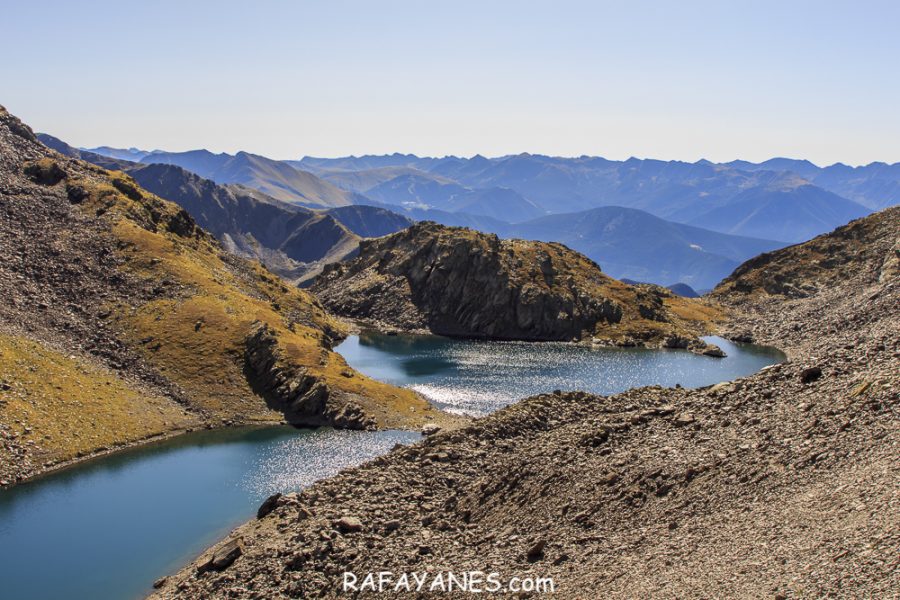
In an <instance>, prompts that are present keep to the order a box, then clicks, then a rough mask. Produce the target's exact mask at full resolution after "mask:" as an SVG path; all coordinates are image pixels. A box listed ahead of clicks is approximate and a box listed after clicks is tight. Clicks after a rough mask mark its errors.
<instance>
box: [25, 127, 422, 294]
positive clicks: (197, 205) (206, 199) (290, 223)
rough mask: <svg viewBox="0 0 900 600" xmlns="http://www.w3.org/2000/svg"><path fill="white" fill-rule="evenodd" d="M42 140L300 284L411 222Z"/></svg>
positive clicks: (42, 137)
mask: <svg viewBox="0 0 900 600" xmlns="http://www.w3.org/2000/svg"><path fill="white" fill-rule="evenodd" d="M38 137H39V139H40V141H41V142H43V143H44V144H45V145H46V146H49V147H50V148H53V149H54V150H56V151H58V152H61V153H63V154H65V155H67V156H71V157H74V158H80V159H82V160H85V161H88V162H92V163H94V164H97V165H99V166H102V167H104V168H107V169H114V170H121V171H124V172H126V173H128V174H129V175H131V177H133V178H134V180H135V181H136V182H137V183H138V184H139V185H140V186H141V187H143V188H144V189H147V190H149V191H151V192H153V193H154V194H157V195H158V196H161V197H163V198H166V199H168V200H171V201H173V202H176V203H177V204H179V205H181V206H182V207H183V208H184V209H185V210H187V211H188V212H189V213H190V214H191V216H193V217H194V219H195V220H196V221H197V223H198V224H199V225H200V226H201V227H203V228H204V229H206V230H207V231H209V232H210V233H212V234H213V235H215V236H216V237H217V238H219V240H220V241H221V242H222V244H223V246H224V247H225V248H226V249H228V250H230V251H232V252H234V253H236V254H239V255H241V256H246V257H251V258H256V259H257V260H259V261H260V262H262V263H263V264H265V265H266V266H267V267H268V268H269V269H271V270H272V271H274V272H276V273H278V274H279V275H281V276H282V277H285V278H286V279H288V280H290V281H293V282H295V283H305V282H307V281H308V280H310V279H311V278H312V277H314V276H315V275H317V274H318V273H319V272H320V271H321V270H322V267H323V266H324V265H325V264H328V263H331V262H336V261H339V260H343V259H345V258H347V257H348V256H351V255H353V254H355V252H356V250H357V248H358V246H359V241H360V240H361V239H362V238H364V237H375V236H381V235H386V234H388V233H393V232H395V231H399V230H400V229H403V228H405V227H408V226H409V225H410V224H411V223H412V221H411V220H410V219H408V218H406V217H403V216H401V215H398V214H396V213H392V212H390V211H387V210H385V209H382V208H378V207H373V206H346V207H341V208H335V209H329V210H311V209H308V208H305V207H302V206H298V205H296V204H291V203H288V202H282V201H281V200H278V199H276V198H273V197H271V196H268V195H266V194H264V193H262V192H260V191H258V190H256V189H253V188H251V187H247V186H244V185H238V184H230V185H219V184H217V183H215V182H214V181H212V180H210V179H205V178H203V177H201V176H199V175H197V174H195V173H192V172H190V171H188V170H186V169H183V168H181V167H179V166H176V165H173V164H165V163H151V164H144V163H135V162H131V161H126V160H121V159H115V158H111V157H108V156H106V157H105V156H101V155H99V154H95V153H93V152H91V151H86V150H78V149H76V148H73V147H71V146H69V145H68V144H66V143H65V142H63V141H61V140H59V139H57V138H54V137H52V136H49V135H46V134H39V136H38ZM158 155H159V154H158V153H157V154H152V155H148V156H158ZM267 160H268V159H267ZM312 177H315V176H312Z"/></svg>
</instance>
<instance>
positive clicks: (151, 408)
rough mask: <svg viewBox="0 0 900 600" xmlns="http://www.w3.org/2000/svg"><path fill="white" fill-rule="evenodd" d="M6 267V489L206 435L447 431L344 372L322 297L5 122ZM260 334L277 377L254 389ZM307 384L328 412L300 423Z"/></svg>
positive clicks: (1, 320) (1, 188) (1, 388)
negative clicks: (241, 429)
mask: <svg viewBox="0 0 900 600" xmlns="http://www.w3.org/2000/svg"><path fill="white" fill-rule="evenodd" d="M0 252H2V255H3V256H4V260H3V261H2V262H0V296H2V297H3V299H4V301H3V302H2V303H0V485H8V484H12V483H16V482H18V481H22V480H24V479H26V478H28V477H30V476H32V475H35V474H38V473H40V472H42V471H44V470H46V469H49V468H54V467H56V466H58V465H60V464H65V463H67V462H69V461H72V460H77V459H80V458H84V457H86V456H91V455H93V454H96V453H99V452H107V451H109V450H110V449H115V448H119V447H122V446H125V445H128V444H132V443H138V442H141V441H145V440H148V439H154V438H158V437H160V436H166V435H173V434H177V433H180V432H183V431H185V430H190V429H195V428H198V427H217V426H223V425H237V424H252V423H261V422H262V423H273V422H275V423H277V422H282V421H283V420H285V419H288V420H290V421H291V422H293V423H295V424H298V425H318V424H322V423H330V424H334V425H338V426H347V427H371V426H372V425H373V423H377V424H378V425H380V426H391V427H416V428H418V427H421V426H422V425H423V424H425V423H426V422H432V421H440V420H441V419H442V418H444V417H443V415H442V413H440V412H438V411H435V410H433V409H431V408H430V405H428V403H427V402H426V401H425V400H424V399H422V398H420V397H418V396H416V395H415V394H414V393H412V392H410V391H408V390H401V389H398V388H394V387H391V386H387V385H385V384H382V383H380V382H376V381H373V380H370V379H368V378H366V377H364V376H362V375H360V374H358V373H356V372H354V371H353V370H352V369H350V368H349V367H347V365H346V363H345V362H344V361H343V359H342V358H341V357H340V356H339V355H337V354H335V353H333V352H331V350H330V348H331V346H332V344H333V343H334V341H335V340H336V339H339V338H340V337H341V336H342V335H344V334H345V333H346V330H345V329H344V328H343V326H342V325H341V324H340V323H338V322H337V321H335V320H334V319H333V318H332V317H330V316H329V315H328V314H327V313H326V312H325V310H324V308H323V307H322V306H321V304H320V303H319V302H318V301H317V300H316V299H315V298H314V297H312V296H311V295H309V294H307V293H305V292H303V291H301V290H297V289H294V288H291V287H288V286H286V285H285V284H284V282H282V281H281V280H280V279H279V278H278V277H276V276H274V275H273V274H271V273H270V272H268V271H266V270H265V269H263V268H262V267H261V266H260V265H259V264H258V263H251V262H249V261H246V260H243V259H240V258H237V257H235V256H233V255H232V254H230V253H228V252H226V251H224V250H223V248H222V247H221V246H220V245H219V244H218V242H217V241H216V240H215V239H214V238H213V237H212V236H211V235H209V234H208V233H206V232H205V231H204V230H202V229H201V228H199V227H198V226H197V225H196V223H195V221H194V220H193V219H192V218H191V216H190V215H189V214H188V213H187V212H185V211H184V210H183V209H181V208H179V207H178V206H177V205H175V204H172V203H170V202H167V201H165V200H162V199H160V198H159V197H157V196H155V195H153V194H151V193H149V192H147V191H146V190H144V189H142V188H141V187H140V186H138V185H137V184H136V183H135V182H134V180H133V179H131V178H130V177H128V176H126V175H124V174H122V173H118V172H111V171H107V170H104V169H102V168H99V167H96V166H94V165H90V164H88V163H85V162H82V161H80V160H76V159H72V158H67V157H65V156H62V155H60V154H58V153H56V152H54V151H52V150H50V149H48V148H47V147H45V146H43V145H42V144H40V143H39V142H38V140H37V139H36V137H35V135H34V134H33V132H32V131H31V129H30V128H28V126H27V125H25V124H23V123H22V122H21V121H19V120H18V119H17V118H16V117H14V116H12V115H10V114H9V113H8V112H6V111H5V109H2V108H0ZM259 324H263V325H264V326H265V327H267V328H268V329H267V331H269V333H270V335H271V338H272V339H273V340H275V342H274V347H275V348H276V349H277V352H273V353H272V356H273V357H274V356H276V355H277V361H278V367H277V368H274V369H269V370H267V371H266V372H263V373H257V374H256V377H255V378H254V381H250V378H248V375H247V373H246V364H247V362H248V360H249V358H248V357H249V356H250V355H252V353H253V347H252V340H253V339H254V336H255V335H256V332H257V331H258V329H259V327H260V325H259ZM248 340H249V341H248ZM301 373H302V374H303V377H306V378H309V379H310V380H313V381H314V382H315V384H316V385H317V386H318V387H317V389H318V390H319V392H318V393H319V394H321V395H323V396H324V397H325V402H324V404H316V407H321V408H322V412H321V413H314V412H313V411H309V410H307V411H306V412H303V413H298V412H292V411H291V410H290V405H291V403H296V402H298V401H302V398H301V397H300V396H301V395H302V394H303V393H305V392H306V391H307V390H305V389H301V388H300V386H299V385H298V387H297V388H295V389H293V390H291V389H290V387H288V388H284V389H282V387H281V386H282V384H283V383H284V381H282V380H281V379H282V378H284V377H286V376H287V374H291V375H296V376H298V377H299V376H300V374H301ZM276 391H277V397H273V395H272V394H273V392H276ZM291 391H293V392H295V395H294V396H291V395H290V393H289V392H291Z"/></svg>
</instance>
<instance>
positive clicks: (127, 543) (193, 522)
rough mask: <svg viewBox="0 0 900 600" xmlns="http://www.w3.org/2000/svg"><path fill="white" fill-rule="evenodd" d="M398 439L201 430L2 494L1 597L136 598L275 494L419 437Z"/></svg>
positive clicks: (393, 435) (286, 430)
mask: <svg viewBox="0 0 900 600" xmlns="http://www.w3.org/2000/svg"><path fill="white" fill-rule="evenodd" d="M419 437H420V436H419V435H418V434H414V433H410V432H401V431H381V432H361V431H334V430H331V429H319V430H316V431H301V430H296V429H293V428H290V427H266V428H257V429H243V430H228V431H210V432H207V431H204V432H198V433H193V434H188V435H186V436H183V437H181V438H176V439H174V440H171V441H168V442H164V443H160V444H154V445H152V446H146V447H142V448H136V449H134V450H128V451H125V452H122V453H120V454H114V455H112V456H109V457H105V458H102V459H98V460H94V461H90V462H87V463H83V464H81V465H78V466H76V467H73V468H71V469H67V470H65V471H61V472H59V473H56V474H53V475H50V476H47V477H44V478H41V479H38V480H36V481H33V482H31V483H27V484H24V485H21V486H17V487H14V488H12V489H9V490H4V491H0V598H4V599H6V598H9V599H10V600H29V599H42V600H43V599H47V600H50V599H56V598H60V599H62V598H65V599H66V600H75V599H80V598H84V599H85V600H102V599H106V598H109V599H111V600H112V599H115V600H123V599H125V600H127V599H128V598H140V597H142V596H144V595H146V594H147V593H148V592H149V591H150V586H151V584H152V583H153V581H154V580H155V579H156V578H158V577H160V576H162V575H165V574H167V573H170V572H172V571H174V570H176V569H177V568H179V567H180V566H181V565H183V564H184V563H186V562H187V561H189V560H190V559H192V558H193V557H194V556H196V555H197V554H199V553H200V552H202V551H203V550H204V549H205V548H206V547H208V546H209V545H211V544H212V543H214V542H215V541H216V540H217V539H219V538H221V537H222V536H223V535H225V534H226V533H227V532H228V531H229V530H231V529H232V528H234V527H235V526H237V525H238V524H240V523H242V522H244V521H246V520H247V519H249V518H251V517H252V516H253V515H254V514H255V512H256V508H257V507H258V506H259V504H260V503H261V502H262V501H263V500H264V499H265V498H266V497H267V496H269V495H270V494H272V493H274V492H287V491H291V490H297V489H300V488H302V487H304V486H307V485H309V484H310V483H312V482H313V481H315V480H317V479H321V478H323V477H327V476H329V475H333V474H335V473H337V472H338V470H340V469H341V468H343V467H346V466H350V465H355V464H359V463H361V462H363V461H365V460H367V459H369V458H372V457H374V456H377V455H379V454H383V453H385V452H387V451H388V450H390V449H391V447H393V446H394V444H397V443H409V442H412V441H415V440H416V439H419Z"/></svg>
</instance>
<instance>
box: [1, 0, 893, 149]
mask: <svg viewBox="0 0 900 600" xmlns="http://www.w3.org/2000/svg"><path fill="white" fill-rule="evenodd" d="M2 14H3V17H2V20H3V28H2V29H3V32H2V35H0V52H2V56H3V59H2V61H0V104H3V105H5V106H6V107H7V108H8V109H9V110H10V111H11V112H13V113H15V114H17V115H19V116H20V117H22V118H23V119H24V120H26V121H27V122H28V123H30V124H31V125H32V126H33V127H34V128H35V129H37V130H39V131H45V132H48V133H52V134H54V135H56V136H58V137H60V138H63V139H64V140H66V141H68V142H69V143H72V144H73V145H78V146H94V145H100V144H108V145H114V146H138V147H142V148H165V149H170V150H187V149H191V148H198V147H205V148H209V149H211V150H215V151H228V152H234V151H236V150H240V149H243V150H247V151H251V152H256V153H260V154H265V155H268V156H272V157H275V158H298V157H300V156H303V155H317V156H337V155H344V154H363V153H386V152H395V151H400V152H415V153H418V154H428V155H444V154H460V155H471V154H475V153H482V154H485V155H502V154H510V153H517V152H525V151H527V152H534V153H544V154H556V155H580V154H592V155H601V156H606V157H608V158H618V159H621V158H627V157H629V156H639V157H654V158H663V159H672V158H677V159H682V160H691V161H693V160H697V159H699V158H708V159H711V160H730V159H733V158H738V157H740V158H746V159H751V160H762V159H765V158H769V157H771V156H775V155H780V156H790V157H802V158H809V159H811V160H813V161H814V162H817V163H820V164H821V163H832V162H835V161H842V162H845V163H848V164H859V163H866V162H870V161H873V160H883V161H887V162H896V161H900V76H898V74H900V33H898V24H900V3H898V2H891V1H882V2H877V1H855V2H851V1H847V2H829V1H827V0H819V1H802V0H794V1H792V0H780V1H775V2H770V1H753V2H748V1H740V2H738V1H734V2H728V1H725V0H720V1H690V0H683V1H680V2H675V1H667V2H663V1H658V2H641V1H628V2H626V1H621V2H600V1H596V2H569V1H561V0H556V1H548V2H527V1H509V2H506V1H491V0H481V1H477V2H469V1H455V2H426V1H375V0H368V1H362V0H361V1H358V2H345V1H334V0H329V1H317V2H311V1H306V2H304V1H299V0H295V1H291V2H288V1H284V2H276V1H266V0H259V1H257V2H240V3H238V2H227V1H217V2H207V1H198V0H179V1H176V2H172V1H168V0H164V1H159V0H154V1H152V2H127V1H122V0H119V1H116V2H96V1H90V0H80V1H67V2H62V1H49V0H44V1H42V2H24V1H22V2H8V3H6V5H5V6H4V7H3V11H2Z"/></svg>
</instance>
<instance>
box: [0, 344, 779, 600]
mask: <svg viewBox="0 0 900 600" xmlns="http://www.w3.org/2000/svg"><path fill="white" fill-rule="evenodd" d="M712 341H713V342H715V343H717V344H719V345H720V346H721V347H722V348H723V349H724V350H725V351H726V352H727V353H728V358H725V359H716V358H709V357H705V356H696V355H694V354H691V353H689V352H685V351H678V350H643V349H599V350H592V349H590V348H585V347H579V346H572V345H567V344H550V343H548V344H528V343H516V342H472V341H461V340H451V339H447V338H440V337H435V336H386V335H379V334H372V333H368V334H364V335H362V336H359V337H357V336H353V337H351V338H348V339H347V340H346V341H345V342H344V343H343V344H341V345H340V346H339V347H338V348H337V350H338V351H339V352H341V354H343V355H344V357H345V358H346V359H347V361H348V362H349V363H350V364H351V365H352V366H354V367H355V368H357V369H359V370H360V371H362V372H364V373H366V374H368V375H370V376H372V377H375V378H377V379H381V380H383V381H387V382H390V383H394V384H398V385H405V386H409V387H411V388H413V389H415V390H418V391H419V392H421V393H422V394H424V395H425V396H427V397H428V398H430V399H431V400H432V401H433V402H434V403H435V404H437V405H439V406H442V407H445V408H448V409H450V410H454V411H458V412H465V413H469V414H476V415H480V414H485V413H487V412H490V411H492V410H495V409H497V408H500V407H502V406H505V405H507V404H509V403H510V402H513V401H514V400H516V399H518V398H522V397H525V396H529V395H532V394H536V393H539V392H546V391H551V390H554V389H582V390H589V391H594V392H598V393H603V394H608V393H613V392H619V391H622V390H625V389H627V388H630V387H634V386H637V385H648V384H653V383H658V384H662V385H675V384H676V383H680V384H682V385H684V386H688V387H690V386H700V385H706V384H711V383H716V382H718V381H722V380H726V379H733V378H734V377H738V376H742V375H747V374H749V373H753V372H755V371H757V370H758V369H760V368H761V367H763V366H765V365H768V364H771V363H774V362H777V361H779V360H781V358H782V356H781V355H780V354H779V353H778V352H777V351H774V350H771V349H766V348H757V347H754V346H738V345H736V344H732V343H730V342H727V341H725V340H721V339H717V338H713V339H712ZM418 438H419V436H418V434H415V433H410V432H400V431H382V432H375V433H373V432H358V431H334V430H331V429H320V430H316V431H299V430H296V429H292V428H289V427H267V428H257V429H244V430H227V431H204V432H198V433H193V434H189V435H186V436H183V437H180V438H176V439H174V440H171V441H168V442H164V443H160V444H154V445H151V446H145V447H141V448H136V449H134V450H129V451H125V452H122V453H119V454H114V455H111V456H108V457H105V458H102V459H98V460H94V461H90V462H86V463H82V464H80V465H78V466H75V467H73V468H70V469H66V470H64V471H61V472H59V473H56V474H54V475H50V476H48V477H44V478H41V479H38V480H36V481H33V482H31V483H28V484H25V485H21V486H17V487H15V488H13V489H10V490H5V491H0V598H3V599H5V598H10V599H15V600H29V599H55V598H66V599H67V600H76V599H79V598H84V599H89V600H103V599H106V598H109V599H115V600H122V599H128V598H138V597H141V596H143V595H144V594H146V593H147V592H148V591H149V590H150V585H151V583H152V582H153V581H154V580H155V579H156V578H158V577H160V576H162V575H165V574H167V573H170V572H172V571H174V570H176V569H178V568H179V567H180V566H182V565H183V564H185V563H186V562H187V561H189V560H190V559H191V558H193V557H194V556H196V555H197V554H198V553H200V552H201V551H202V550H203V549H205V548H207V547H208V546H209V545H210V544H212V543H214V542H215V541H216V540H217V539H219V538H221V537H222V536H223V535H225V534H226V533H227V532H228V531H229V530H230V529H232V528H233V527H235V526H236V525H238V524H240V523H242V522H243V521H246V520H247V519H249V518H251V517H252V516H253V514H254V512H255V511H256V508H257V507H258V506H259V504H260V502H262V500H264V499H265V498H266V497H267V496H268V495H270V494H272V493H274V492H287V491H291V490H297V489H300V488H302V487H304V486H307V485H309V484H311V483H312V482H313V481H315V480H317V479H321V478H323V477H327V476H329V475H333V474H335V473H336V472H337V471H339V470H340V469H341V468H343V467H346V466H349V465H355V464H358V463H361V462H363V461H365V460H366V459H368V458H372V457H374V456H376V455H379V454H383V453H385V452H387V451H388V450H390V448H391V447H393V446H394V444H397V443H410V442H413V441H415V440H416V439H418Z"/></svg>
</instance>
